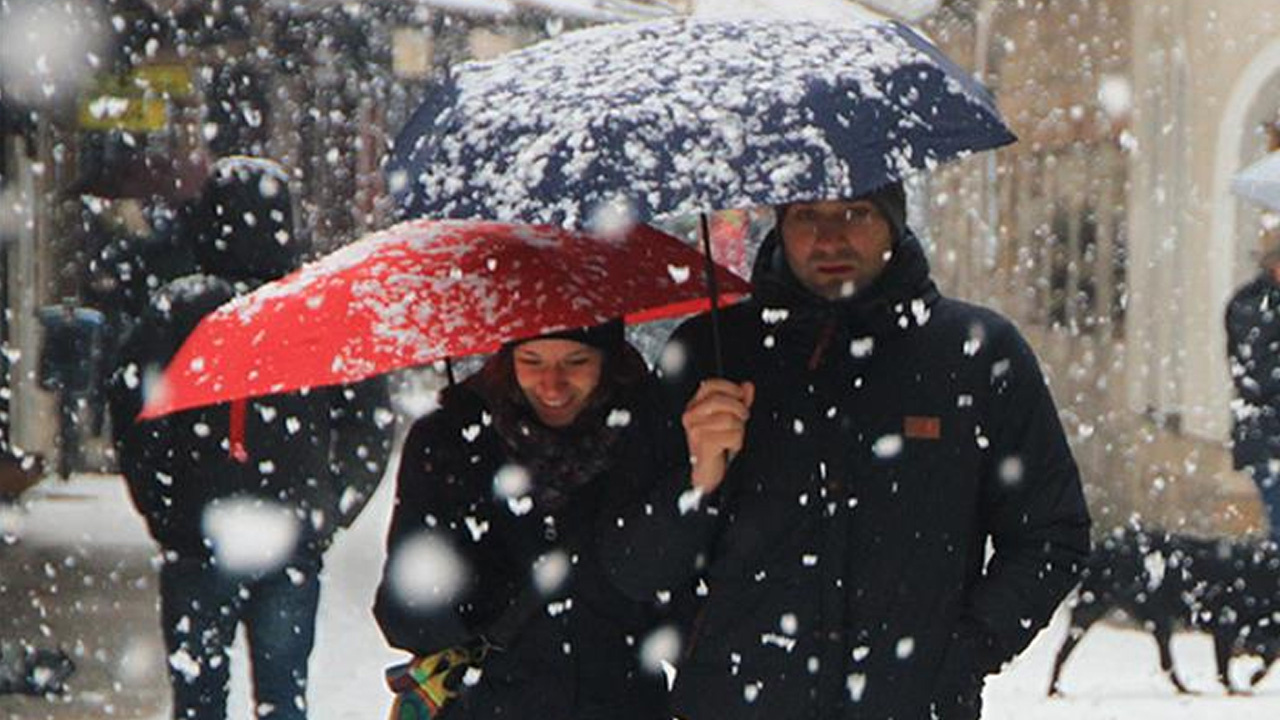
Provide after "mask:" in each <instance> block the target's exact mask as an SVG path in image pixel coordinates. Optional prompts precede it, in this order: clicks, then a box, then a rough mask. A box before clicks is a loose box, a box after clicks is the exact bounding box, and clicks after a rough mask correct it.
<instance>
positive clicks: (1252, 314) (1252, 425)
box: [1226, 248, 1280, 543]
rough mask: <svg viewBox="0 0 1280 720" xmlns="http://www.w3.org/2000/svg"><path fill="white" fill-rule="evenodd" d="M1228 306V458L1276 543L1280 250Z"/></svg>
mask: <svg viewBox="0 0 1280 720" xmlns="http://www.w3.org/2000/svg"><path fill="white" fill-rule="evenodd" d="M1259 265H1260V266H1261V269H1262V271H1261V272H1260V273H1259V274H1258V276H1257V277H1256V278H1254V279H1253V281H1252V282H1250V283H1249V284H1247V285H1245V286H1244V287H1242V288H1240V290H1239V291H1237V292H1236V294H1235V296H1234V297H1232V298H1231V302H1230V303H1228V304H1227V316H1226V325H1227V355H1228V356H1229V357H1230V359H1231V380H1232V382H1233V383H1235V386H1236V395H1237V396H1238V399H1237V400H1236V402H1235V403H1233V404H1232V411H1233V413H1232V414H1233V418H1234V424H1233V427H1232V433H1231V437H1232V440H1233V443H1232V446H1231V455H1232V460H1233V462H1234V465H1235V468H1236V469H1237V470H1244V471H1246V472H1248V473H1249V476H1250V477H1251V478H1252V479H1253V481H1254V482H1255V483H1257V484H1258V490H1259V491H1260V493H1261V495H1262V504H1263V507H1264V509H1265V511H1266V514H1267V520H1268V521H1269V522H1270V523H1271V539H1272V540H1273V541H1275V542H1278V543H1280V248H1277V249H1275V250H1272V251H1270V252H1268V253H1266V254H1265V255H1263V256H1262V258H1261V260H1260V261H1259Z"/></svg>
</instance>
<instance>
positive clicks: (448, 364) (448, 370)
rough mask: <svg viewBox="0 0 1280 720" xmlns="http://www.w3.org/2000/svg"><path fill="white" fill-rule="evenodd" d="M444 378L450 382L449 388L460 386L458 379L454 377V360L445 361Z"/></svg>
mask: <svg viewBox="0 0 1280 720" xmlns="http://www.w3.org/2000/svg"><path fill="white" fill-rule="evenodd" d="M444 376H445V379H447V380H448V381H449V387H453V386H454V385H457V384H458V381H457V379H456V378H455V377H454V375H453V358H451V357H447V358H445V359H444Z"/></svg>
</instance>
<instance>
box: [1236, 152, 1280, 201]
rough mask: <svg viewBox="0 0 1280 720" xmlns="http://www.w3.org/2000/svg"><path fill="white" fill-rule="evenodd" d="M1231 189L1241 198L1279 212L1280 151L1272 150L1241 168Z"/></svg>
mask: <svg viewBox="0 0 1280 720" xmlns="http://www.w3.org/2000/svg"><path fill="white" fill-rule="evenodd" d="M1231 189H1232V190H1233V191H1234V192H1235V194H1237V195H1239V196H1240V197H1242V198H1245V199H1247V200H1251V201H1253V202H1255V203H1257V204H1259V205H1261V206H1263V207H1265V208H1267V209H1268V210H1273V211H1276V212H1280V152H1273V153H1271V154H1270V155H1267V156H1266V157H1264V158H1262V159H1261V160H1259V161H1258V162H1256V163H1254V164H1252V165H1250V166H1249V167H1247V168H1245V169H1244V170H1241V171H1240V172H1239V173H1238V174H1236V176H1235V177H1233V178H1232V179H1231Z"/></svg>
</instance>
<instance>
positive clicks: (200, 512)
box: [109, 160, 394, 559]
mask: <svg viewBox="0 0 1280 720" xmlns="http://www.w3.org/2000/svg"><path fill="white" fill-rule="evenodd" d="M280 172H281V171H280V170H279V169H278V166H275V167H272V165H270V164H267V162H266V161H259V160H245V161H244V162H242V163H240V164H238V165H237V164H235V163H220V164H219V165H218V166H217V167H216V168H215V175H214V176H213V177H212V178H211V179H210V180H209V182H208V184H207V185H206V187H205V190H204V194H203V195H202V197H201V200H200V202H199V210H198V213H199V221H198V222H197V223H196V225H195V228H196V229H197V230H198V238H197V239H196V256H197V259H198V260H199V263H200V267H201V269H202V270H203V271H204V272H202V273H197V274H194V275H189V276H185V277H181V278H178V279H176V280H173V281H171V282H168V283H166V284H165V285H162V286H161V287H160V288H158V289H157V290H156V291H155V292H153V293H152V295H151V298H150V300H149V304H148V307H147V309H146V311H145V313H144V314H143V316H142V318H141V320H140V322H139V323H138V325H137V326H136V327H135V328H134V329H133V330H132V331H131V332H130V334H129V336H128V337H127V338H126V340H125V342H124V344H123V346H122V348H121V351H120V358H119V361H118V362H119V365H118V368H117V370H116V372H115V374H114V376H113V378H112V383H111V387H110V397H109V399H110V407H111V414H112V426H113V427H114V428H115V435H116V446H117V451H118V454H119V458H120V469H121V472H122V473H123V474H124V476H125V479H126V480H127V482H128V484H129V490H130V493H131V495H132V498H133V501H134V504H135V506H136V507H137V508H138V511H139V512H141V513H142V514H143V516H144V517H145V518H146V520H147V526H148V528H149V530H150V532H151V535H152V537H153V538H155V540H156V541H157V542H158V543H159V544H160V545H161V547H163V548H164V549H166V550H168V551H172V552H174V553H176V554H177V555H178V556H179V557H187V558H194V559H206V558H208V557H210V552H211V550H212V548H211V546H210V541H209V539H208V538H207V537H206V532H205V528H204V523H205V520H206V510H207V509H208V508H209V507H211V506H213V505H216V504H218V503H223V502H227V501H230V500H232V499H246V500H250V501H254V500H269V501H272V502H276V503H280V504H282V505H284V506H285V507H286V508H288V509H289V510H290V511H291V512H293V513H294V515H295V517H296V518H297V520H298V521H299V527H300V528H302V532H301V535H300V538H301V540H300V542H299V544H298V548H299V549H300V550H304V551H306V552H308V553H312V554H314V553H318V552H320V551H322V550H323V549H324V548H325V547H326V546H327V545H328V543H329V542H330V540H331V538H332V536H333V533H334V532H335V531H336V530H337V528H339V527H345V526H347V525H349V524H350V523H351V522H352V521H353V520H354V519H355V518H356V516H357V515H358V514H359V512H360V511H361V510H362V509H363V507H364V505H365V503H366V502H367V500H368V498H369V497H370V496H371V495H372V493H373V491H374V490H375V489H376V488H377V484H378V481H379V480H380V479H381V477H382V473H383V470H384V468H385V466H386V461H387V456H388V454H389V451H390V441H391V432H392V429H391V427H390V425H391V423H392V420H393V417H394V416H393V415H392V413H391V411H390V407H389V403H388V397H387V391H386V386H385V383H384V382H383V381H382V380H381V379H375V380H371V381H366V382H364V383H361V384H359V385H354V386H350V387H334V388H321V389H317V390H312V391H310V392H307V393H291V394H285V395H272V396H267V397H261V398H255V399H252V400H250V401H248V404H247V412H246V419H245V426H244V440H245V450H246V451H247V453H248V459H247V460H246V461H244V462H241V461H239V460H237V459H235V458H233V457H232V456H231V452H230V451H231V448H230V444H229V435H230V434H231V433H230V422H229V420H230V412H229V406H228V405H218V406H212V407H206V408H197V409H194V410H188V411H183V412H178V413H175V414H172V415H168V416H165V417H163V418H159V419H156V420H151V421H146V422H135V420H134V419H135V418H136V417H137V415H138V412H139V411H140V410H141V409H142V405H143V399H144V394H145V392H146V391H147V390H148V389H149V388H150V387H152V383H153V382H154V381H155V379H156V378H157V377H158V376H159V374H160V372H161V370H162V369H163V368H164V366H165V365H166V364H167V363H168V362H169V360H170V359H171V358H172V357H173V355H174V354H175V353H176V352H177V351H178V348H179V347H180V346H181V344H182V342H183V340H185V339H186V337H187V336H188V335H189V334H190V333H191V331H192V330H194V329H195V327H196V325H197V324H198V323H199V321H200V319H201V318H203V317H204V315H206V314H207V313H209V312H211V311H213V310H214V309H216V308H217V307H218V306H220V305H222V304H223V303H225V302H227V301H228V300H230V299H231V298H232V297H234V296H235V295H237V294H240V293H242V292H246V291H248V290H250V289H252V288H253V287H255V286H257V285H259V284H262V283H265V282H268V281H270V280H273V279H276V278H278V277H280V276H282V275H284V274H285V273H287V272H288V271H289V270H291V269H292V268H294V267H295V266H297V265H298V263H299V262H300V260H301V258H302V254H303V252H305V250H306V248H305V244H304V243H300V242H296V241H295V238H294V237H293V230H292V222H291V218H292V215H291V211H290V198H289V193H288V188H287V183H286V178H284V176H283V175H282V174H280Z"/></svg>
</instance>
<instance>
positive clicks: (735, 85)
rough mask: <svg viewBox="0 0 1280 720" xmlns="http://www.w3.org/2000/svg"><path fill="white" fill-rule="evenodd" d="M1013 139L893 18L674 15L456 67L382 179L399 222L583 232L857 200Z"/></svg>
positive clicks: (969, 86) (958, 72) (972, 90)
mask: <svg viewBox="0 0 1280 720" xmlns="http://www.w3.org/2000/svg"><path fill="white" fill-rule="evenodd" d="M1013 140H1014V137H1013V135H1012V133H1010V132H1009V130H1008V128H1006V127H1005V124H1004V122H1003V120H1002V119H1001V117H1000V114H999V112H998V110H997V109H996V107H995V103H994V101H993V100H992V98H991V96H990V94H989V93H988V92H987V91H986V89H985V88H984V87H983V86H982V85H981V84H980V83H978V82H977V81H976V80H974V79H973V78H972V77H971V76H970V75H969V74H968V73H966V72H965V71H964V70H963V69H961V68H959V67H958V66H956V65H955V64H954V63H952V62H951V61H950V60H949V59H947V58H946V57H945V56H944V55H943V54H942V53H941V52H940V51H939V50H938V49H937V48H935V47H934V46H932V45H931V44H929V42H928V41H926V40H924V39H923V38H921V37H920V36H919V35H917V34H916V33H915V32H914V31H912V30H911V29H910V28H908V27H906V26H905V25H902V24H899V23H893V22H870V23H860V24H859V23H848V24H833V23H815V22H805V21H779V20H725V19H700V18H675V19H663V20H656V21H652V22H645V23H633V24H628V25H619V26H605V27H599V28H591V29H587V30H582V31H578V32H573V33H566V34H564V35H561V36H560V37H558V38H555V39H552V40H548V41H545V42H543V43H540V44H538V45H534V46H531V47H529V48H525V49H523V50H520V51H517V52H513V53H510V54H508V55H505V56H503V57H501V58H498V59H495V60H491V61H488V62H475V63H467V64H463V65H459V66H457V67H455V68H454V72H453V74H452V75H451V77H450V78H448V79H447V80H446V81H444V82H442V83H441V84H440V85H438V86H436V87H434V88H433V89H432V90H431V91H430V92H429V96H428V97H427V99H426V101H425V102H424V103H423V104H422V106H421V107H419V108H418V110H417V112H416V113H415V114H414V116H413V117H412V118H411V119H410V121H409V122H408V123H407V124H406V126H405V127H404V129H403V130H402V131H401V133H400V135H399V137H398V138H397V140H396V146H395V150H394V153H393V156H392V158H391V160H390V163H389V165H388V171H389V178H390V181H391V187H392V190H393V191H394V192H395V193H396V195H397V199H398V201H399V203H400V206H401V209H402V210H403V211H404V212H405V213H406V215H407V216H412V217H418V216H431V217H465V218H487V219H495V220H503V221H509V222H528V223H547V224H560V225H564V226H568V227H581V226H584V225H589V223H590V221H591V219H592V217H593V216H594V215H595V214H596V213H597V212H598V211H599V210H600V209H601V208H612V207H618V206H621V207H623V208H626V209H627V210H628V211H629V212H631V213H633V215H634V217H636V218H637V219H639V220H649V219H653V218H657V217H662V216H668V215H681V214H692V213H700V212H707V211H711V210H722V209H730V208H740V207H747V206H756V205H776V204H779V203H784V202H795V201H803V200H818V199H830V198H840V197H852V196H856V195H858V194H861V193H863V192H866V191H868V190H871V189H874V188H876V187H878V186H881V185H883V184H885V183H887V182H890V181H894V180H900V179H902V178H903V177H904V176H907V175H909V174H911V173H912V172H914V171H917V170H921V169H927V168H930V167H932V166H934V165H935V164H937V163H939V162H942V161H945V160H949V159H952V158H956V157H960V156H964V155H966V154H969V153H971V152H974V151H978V150H985V149H989V148H994V147H998V146H1000V145H1004V144H1007V143H1010V142H1012V141H1013Z"/></svg>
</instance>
